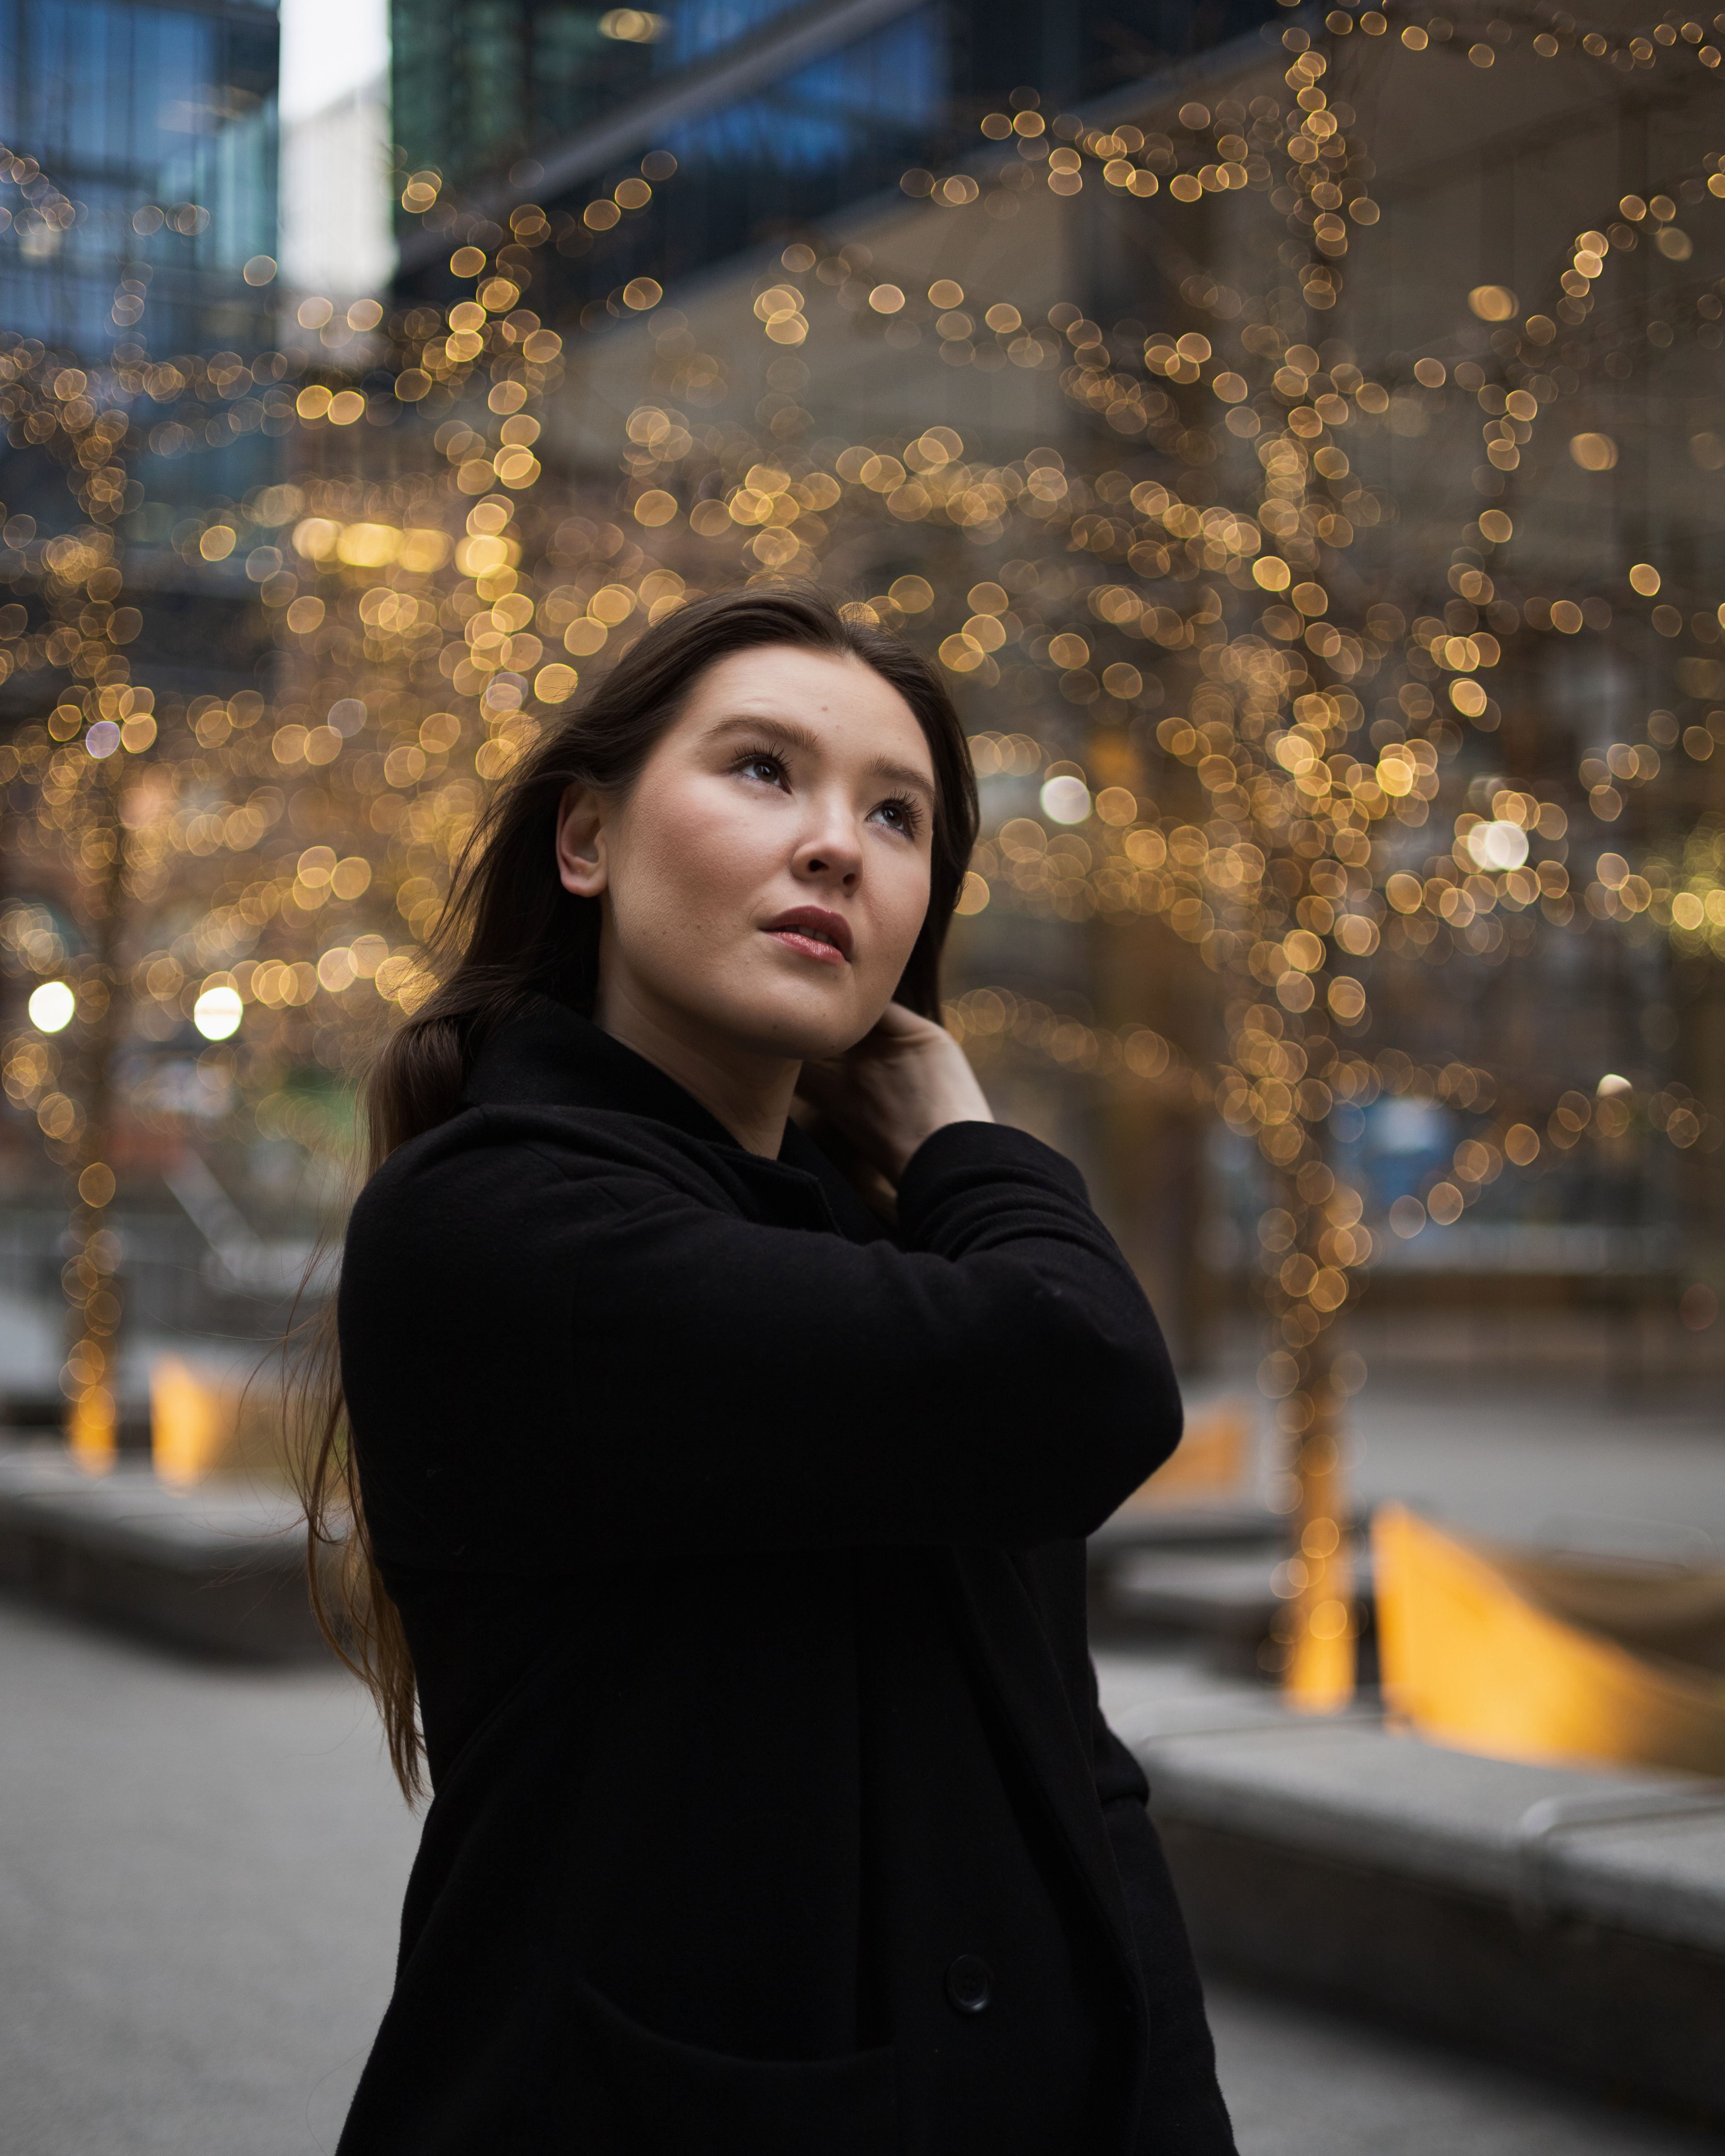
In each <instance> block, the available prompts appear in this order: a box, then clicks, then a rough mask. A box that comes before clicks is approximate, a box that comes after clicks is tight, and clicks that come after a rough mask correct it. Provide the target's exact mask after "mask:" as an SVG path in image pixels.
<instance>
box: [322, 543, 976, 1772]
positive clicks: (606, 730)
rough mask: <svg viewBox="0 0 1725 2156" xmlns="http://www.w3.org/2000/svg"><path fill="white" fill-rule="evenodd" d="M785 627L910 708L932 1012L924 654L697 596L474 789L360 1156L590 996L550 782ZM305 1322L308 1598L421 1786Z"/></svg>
mask: <svg viewBox="0 0 1725 2156" xmlns="http://www.w3.org/2000/svg"><path fill="white" fill-rule="evenodd" d="M786 644H788V645H793V646H795V647H797V648H798V649H803V650H806V651H818V652H826V653H830V654H834V655H835V656H839V657H850V658H853V659H858V660H861V661H862V662H863V664H864V665H867V666H870V667H872V668H873V670H874V671H875V673H876V674H878V675H880V678H881V679H882V680H884V681H886V682H888V683H890V684H891V686H892V687H893V688H895V689H896V690H897V691H898V693H899V694H900V696H902V697H903V698H904V700H905V701H906V704H908V705H909V706H910V707H911V711H913V712H914V713H915V714H916V720H917V722H918V724H919V725H920V726H922V732H923V736H924V738H925V739H926V740H927V744H928V752H929V756H930V757H931V759H932V762H933V766H934V778H935V792H936V803H935V814H934V824H933V830H932V855H931V861H930V875H929V900H928V913H927V918H926V919H925V920H924V921H923V924H922V931H921V932H920V933H919V935H918V936H917V938H916V944H915V947H913V949H912V950H911V956H910V959H909V962H907V963H906V967H905V970H904V973H903V975H902V976H901V979H900V982H899V985H898V988H897V990H896V996H897V1000H898V1001H899V1002H900V1003H901V1004H905V1005H906V1007H907V1008H908V1009H911V1010H914V1011H916V1012H918V1013H919V1014H921V1015H922V1016H923V1017H925V1018H934V1017H937V1015H938V1014H939V1008H940V959H941V950H942V945H943V944H944V942H945V941H946V935H947V926H948V924H949V922H950V921H951V919H952V909H953V906H954V905H955V904H956V903H957V897H958V892H959V890H960V887H961V885H963V880H964V871H965V868H966V865H967V864H968V861H969V859H970V853H971V849H972V847H973V844H974V843H975V839H976V828H977V804H976V784H975V780H974V778H973V775H972V771H971V763H970V757H969V753H968V748H967V746H966V743H965V740H964V735H963V730H962V728H961V726H960V725H959V721H958V716H957V712H956V711H954V709H953V707H952V698H951V697H950V696H948V695H947V690H946V689H945V687H944V685H942V680H941V678H940V675H939V674H938V673H937V671H936V670H935V669H934V668H933V667H932V666H931V665H929V664H928V662H927V660H924V659H923V658H922V656H921V655H920V654H918V653H916V652H915V651H913V650H912V649H911V648H910V646H909V645H908V644H902V643H901V642H900V641H899V639H897V638H896V637H894V636H891V635H889V634H886V632H885V631H883V630H881V629H876V628H874V627H872V626H870V625H869V624H865V623H862V622H860V621H855V620H852V619H849V618H848V617H847V616H845V614H842V613H840V612H839V609H838V608H837V607H836V606H835V605H834V603H833V602H832V601H831V600H830V599H829V598H827V597H826V596H825V595H824V593H821V592H819V591H817V590H815V589H814V588H802V587H794V588H784V587H779V588H764V589H763V588H760V587H758V586H757V587H750V588H746V589H744V590H742V591H735V592H727V593H721V594H719V595H717V596H716V597H714V598H705V599H699V600H696V601H695V602H693V603H691V604H690V605H688V606H686V607H684V608H680V609H679V610H678V611H677V612H676V613H672V614H671V615H670V616H669V617H668V618H666V619H664V620H662V621H660V622H658V623H656V624H655V625H654V626H653V627H651V628H649V629H646V630H645V631H644V633H643V634H642V635H641V636H640V637H639V639H637V641H636V642H635V643H634V644H633V645H631V646H630V648H629V649H628V651H626V652H625V653H624V655H623V657H622V658H621V659H619V660H618V661H617V663H616V665H614V666H613V667H612V668H611V670H609V672H608V674H606V675H605V676H604V677H603V680H601V681H600V682H599V683H598V686H597V687H596V688H595V689H594V690H593V691H592V692H591V694H589V695H588V696H587V697H586V698H584V699H583V701H581V702H580V703H579V704H578V705H576V706H573V707H572V709H570V710H568V711H565V712H563V713H562V715H561V716H558V717H557V718H556V719H553V720H552V721H550V722H549V724H548V725H547V727H546V729H545V731H544V732H543V734H542V737H541V738H540V740H539V741H538V742H537V743H536V745H535V747H533V748H532V750H531V752H529V754H528V755H527V756H526V757H525V759H524V760H523V761H522V762H521V765H520V766H519V767H518V768H517V770H516V773H514V775H513V776H512V777H511V778H510V779H509V780H508V781H507V782H506V783H504V784H503V785H502V786H501V787H500V788H498V790H497V792H496V793H495V794H494V795H493V796H492V798H491V799H490V802H489V803H488V804H487V806H486V808H485V811H484V813H483V814H482V815H481V817H480V821H479V824H478V825H477V826H476V828H475V831H474V834H473V836H472V838H471V839H470V840H469V842H468V844H467V845H466V847H465V850H464V851H463V853H462V855H461V857H460V859H459V861H458V863H457V865H456V869H455V873H454V878H453V880H452V882H451V885H450V890H449V897H448V900H447V901H446V903H445V905H444V911H443V913H442V916H441V917H440V919H439V923H438V925H437V927H436V929H435V930H434V932H433V934H432V937H431V938H430V940H429V951H430V955H431V957H432V960H433V964H434V970H435V971H436V973H437V974H438V975H439V985H438V987H437V988H436V989H435V990H434V992H433V993H432V994H431V995H429V997H428V998H426V1000H425V1001H424V1003H423V1004H420V1005H419V1006H418V1009H416V1010H414V1011H413V1014H412V1015H411V1016H409V1017H408V1018H407V1019H404V1020H403V1022H402V1024H400V1025H399V1026H398V1027H397V1028H396V1029H395V1031H394V1032H393V1034H391V1035H390V1037H389V1039H388V1042H387V1043H386V1045H384V1047H383V1049H382V1051H381V1053H380V1054H379V1055H378V1056H377V1060H376V1062H375V1063H374V1064H373V1065H372V1069H371V1070H370V1072H369V1074H368V1075H367V1078H366V1081H365V1083H364V1086H363V1088H362V1106H363V1111H364V1129H365V1152H364V1159H363V1167H364V1173H365V1174H366V1175H367V1176H369V1175H371V1174H372V1173H375V1172H376V1170H377V1168H378V1167H379V1166H380V1165H381V1164H382V1162H383V1161H385V1160H386V1159H388V1157H389V1155H390V1154H391V1153H393V1152H394V1151H395V1149H396V1147H398V1146H402V1145H405V1144H406V1143H407V1142H408V1140H409V1139H411V1138H414V1137H418V1136H419V1135H420V1133H421V1132H424V1131H429V1130H431V1129H433V1128H434V1127H435V1126H436V1125H437V1124H439V1123H441V1122H444V1121H446V1120H447V1119H448V1118H449V1116H453V1115H454V1114H455V1113H456V1112H457V1111H459V1107H460V1106H461V1091H462V1086H463V1085H464V1083H465V1080H466V1077H467V1074H468V1071H469V1070H470V1067H471V1065H472V1062H473V1059H474V1056H475V1054H476V1053H477V1051H478V1050H479V1048H480V1045H482V1044H483V1042H484V1040H485V1038H486V1037H487V1035H488V1034H490V1033H491V1032H492V1031H493V1030H495V1028H496V1026H497V1025H498V1024H499V1023H500V1022H501V1020H503V1019H506V1017H508V1016H509V1014H511V1012H512V1011H513V1010H514V1009H516V1008H517V1007H518V1006H519V1005H520V1004H521V1003H522V1002H523V1001H524V1000H525V999H526V998H528V997H530V996H532V995H535V994H549V995H552V996H555V997H557V998H559V999H560V1000H561V1001H562V1002H564V1003H566V1004H569V1005H570V1006H571V1007H572V1008H573V1009H576V1010H578V1011H582V1012H586V1013H590V1012H591V1010H592V1009H593V996H594V992H595V989H596V988H597V986H598V952H599V928H600V922H601V918H602V915H601V902H600V901H598V900H597V899H591V898H578V897H576V896H574V895H573V894H572V893H571V892H569V891H565V890H564V889H563V887H562V883H561V882H560V881H559V880H558V877H557V871H556V867H555V863H554V852H553V847H554V834H555V830H556V824H557V811H558V808H559V805H560V803H562V798H563V796H564V794H565V793H567V790H568V788H570V787H572V786H585V787H588V788H592V789H593V791H595V792H596V793H602V794H605V795H607V796H609V797H612V798H620V797H621V796H623V795H624V794H626V793H628V792H629V788H631V787H632V786H633V785H634V783H635V781H636V779H637V778H639V776H640V773H641V770H642V767H644V764H645V763H646V762H647V759H648V757H649V756H650V755H651V754H652V752H653V750H654V748H655V746H656V744H657V743H658V742H659V740H660V737H661V736H662V735H663V734H664V733H665V731H666V729H667V728H668V727H669V726H670V725H671V724H672V723H673V721H675V719H676V718H677V716H678V715H679V714H680V711H682V709H683V707H684V705H685V702H686V701H687V698H688V696H689V693H690V691H691V689H692V688H693V686H694V685H695V682H696V679H697V678H698V677H699V676H700V675H701V674H703V673H704V672H705V671H706V669H707V668H708V667H710V666H711V665H714V664H715V663H716V661H718V660H721V659H725V658H728V657H729V656H730V655H731V654H732V653H733V652H738V651H747V650H751V649H757V648H759V647H762V646H767V645H786ZM308 1332H309V1335H310V1337H309V1341H308V1343H307V1347H308V1352H305V1353H303V1354H299V1355H296V1356H294V1357H293V1358H292V1360H291V1363H290V1368H291V1371H292V1373H293V1374H292V1376H291V1378H290V1387H289V1393H290V1428H291V1430H292V1432H293V1449H294V1456H295V1475H296V1481H297V1483H298V1486H299V1491H300V1497H301V1499H302V1501H303V1502H304V1505H305V1517H306V1522H307V1526H308V1529H309V1535H308V1545H307V1557H308V1569H309V1573H310V1578H311V1599H312V1607H313V1609H314V1610H315V1611H316V1616H317V1620H318V1623H319V1624H320V1625H321V1627H322V1629H323V1632H324V1635H325V1637H326V1639H327V1640H329V1642H330V1644H331V1646H332V1647H333V1648H334V1649H335V1650H336V1653H337V1654H338V1655H340V1656H341V1660H342V1661H344V1662H346V1663H347V1666H348V1667H349V1668H350V1669H352V1671H354V1672H355V1673H356V1675H357V1676H359V1677H361V1678H362V1680H363V1681H364V1682H365V1684H366V1685H367V1687H368V1688H369V1690H370V1691H371V1693H372V1697H373V1699H374V1700H375V1701H376V1702H377V1710H378V1712H379V1714H380V1715H381V1716H382V1722H383V1729H384V1735H385V1738H386V1741H387V1743H388V1752H389V1758H390V1763H391V1765H392V1766H393V1768H394V1769H395V1774H396V1778H397V1779H398V1781H399V1782H400V1784H401V1785H402V1789H403V1792H404V1793H405V1794H407V1795H408V1798H409V1799H412V1798H413V1797H415V1796H418V1795H419V1794H423V1791H424V1774H423V1766H422V1763H423V1758H424V1752H423V1746H422V1743H421V1738H420V1733H419V1727H418V1718H417V1715H416V1712H415V1682H414V1673H413V1657H412V1655H411V1654H410V1653H409V1651H408V1641H407V1635H406V1633H405V1631H404V1630H403V1626H402V1622H401V1617H400V1614H399V1613H398V1610H397V1609H396V1607H395V1604H393V1602H392V1601H391V1599H390V1598H389V1595H388V1591H387V1590H386V1589H385V1587H384V1584H383V1582H382V1578H381V1576H380V1574H379V1572H378V1568H377V1561H376V1558H375V1557H374V1555H373V1553H372V1545H371V1539H370V1537H369V1534H368V1533H367V1527H366V1517H365V1507H364V1503H363V1499H362V1491H361V1487H360V1477H359V1473H358V1468H357V1461H356V1460H355V1457H354V1452H353V1447H352V1442H351V1438H350V1433H349V1430H348V1427H347V1404H346V1400H345V1398H344V1395H343V1393H342V1388H341V1360H340V1355H339V1352H338V1347H337V1343H336V1330H335V1305H334V1301H333V1298H331V1300H329V1301H327V1302H326V1304H325V1305H324V1306H323V1308H322V1309H321V1312H320V1313H319V1314H318V1316H317V1317H316V1318H315V1319H314V1320H313V1321H312V1322H311V1326H310V1327H309V1328H308Z"/></svg>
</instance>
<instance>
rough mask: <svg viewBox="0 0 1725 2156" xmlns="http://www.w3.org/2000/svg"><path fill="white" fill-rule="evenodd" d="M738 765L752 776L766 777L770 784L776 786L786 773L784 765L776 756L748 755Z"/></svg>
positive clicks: (738, 767)
mask: <svg viewBox="0 0 1725 2156" xmlns="http://www.w3.org/2000/svg"><path fill="white" fill-rule="evenodd" d="M737 769H738V770H739V771H741V772H744V773H747V776H748V777H749V778H761V779H764V780H765V781H766V782H767V783H768V785H769V786H776V785H777V784H778V782H779V780H780V779H781V778H783V775H784V767H783V764H781V763H780V762H779V760H778V757H776V756H746V757H744V758H743V760H742V762H741V763H740V764H738V766H737Z"/></svg>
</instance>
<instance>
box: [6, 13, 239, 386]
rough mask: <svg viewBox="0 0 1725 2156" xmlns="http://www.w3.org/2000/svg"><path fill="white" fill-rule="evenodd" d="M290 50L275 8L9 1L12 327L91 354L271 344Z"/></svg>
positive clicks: (8, 195)
mask: <svg viewBox="0 0 1725 2156" xmlns="http://www.w3.org/2000/svg"><path fill="white" fill-rule="evenodd" d="M276 52H277V29H276V15H275V8H274V7H273V6H270V5H268V4H262V0H259V4H251V0H230V3H229V4H225V5H215V6H200V7H198V8H165V7H145V6H129V5H126V4H124V0H0V141H3V143H4V145H5V146H6V148H7V150H8V151H9V152H10V153H11V167H10V174H9V177H10V179H11V182H12V184H11V185H10V186H8V187H0V207H4V208H6V209H7V210H8V212H9V213H10V214H9V217H8V229H7V231H6V232H5V234H4V235H3V236H0V322H3V325H4V326H5V327H6V328H8V329H9V330H11V331H13V332H14V333H15V334H17V335H20V336H30V337H37V338H40V339H41V340H42V341H44V342H45V343H48V344H52V345H56V346H63V347H66V348H69V349H70V350H73V351H75V352H78V353H80V355H83V356H85V357H90V358H100V357H105V355H106V354H107V352H109V351H110V349H111V347H112V346H113V344H114V343H115V342H116V340H118V341H126V340H127V339H128V337H129V336H130V337H131V338H134V339H135V338H136V336H140V335H146V336H147V342H148V346H149V348H150V350H151V352H153V353H167V352H173V351H193V350H199V349H202V350H206V351H207V350H208V349H209V348H210V347H211V346H213V345H219V344H223V343H235V344H240V345H244V344H245V343H247V342H253V343H255V342H256V341H258V340H259V335H260V334H261V335H262V336H264V338H265V339H267V323H266V322H265V321H263V320H262V319H261V318H260V311H261V308H262V305H263V303H262V302H261V301H260V300H259V297H258V295H256V294H255V293H254V291H253V290H252V289H251V288H250V287H249V285H247V284H246V283H245V281H244V277H243V275H242V274H241V273H242V269H243V267H244V264H245V263H246V262H247V261H248V260H249V259H251V258H252V257H254V256H255V255H259V254H272V255H273V254H274V253H275V228H276V202H275V168H276V119H275V87H276ZM134 302H136V303H137V304H136V305H134V304H133V303H134ZM144 324H147V331H146V330H145V329H144V328H143V327H142V325H144Z"/></svg>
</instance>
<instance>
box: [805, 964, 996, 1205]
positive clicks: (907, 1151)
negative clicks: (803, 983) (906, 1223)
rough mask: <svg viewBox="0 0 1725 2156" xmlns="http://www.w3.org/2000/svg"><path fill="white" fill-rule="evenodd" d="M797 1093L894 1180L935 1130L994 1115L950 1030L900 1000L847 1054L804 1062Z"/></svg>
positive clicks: (992, 1118)
mask: <svg viewBox="0 0 1725 2156" xmlns="http://www.w3.org/2000/svg"><path fill="white" fill-rule="evenodd" d="M797 1091H798V1093H799V1094H800V1095H801V1096H802V1097H803V1099H804V1100H806V1101H809V1103H810V1105H811V1106H814V1107H815V1108H817V1109H819V1111H820V1112H821V1114H822V1115H824V1116H826V1117H827V1119H828V1120H829V1122H831V1123H833V1124H834V1126H835V1127H837V1129H838V1130H839V1132H842V1134H843V1135H844V1136H845V1137H846V1138H848V1139H849V1140H850V1142H851V1144H852V1145H854V1146H855V1147H856V1149H857V1151H858V1152H860V1153H861V1154H862V1156H863V1158H865V1160H867V1161H869V1162H870V1163H871V1164H872V1165H873V1166H875V1168H879V1169H880V1173H882V1174H883V1175H884V1176H885V1177H886V1179H887V1181H888V1182H889V1183H893V1184H895V1185H896V1183H897V1182H898V1180H899V1178H900V1177H901V1175H902V1174H903V1173H904V1171H905V1168H906V1165H907V1164H908V1163H909V1161H910V1158H911V1154H912V1153H914V1152H916V1148H917V1147H919V1146H920V1145H921V1144H922V1142H923V1140H924V1139H925V1138H927V1137H932V1136H933V1135H934V1133H935V1132H937V1130H941V1129H943V1128H944V1127H945V1126H946V1125H947V1124H948V1123H992V1122H993V1120H994V1117H993V1111H992V1110H991V1109H990V1108H989V1106H988V1101H987V1100H986V1099H985V1098H984V1097H983V1089H982V1087H981V1086H979V1085H978V1083H977V1079H976V1073H975V1072H974V1071H973V1070H972V1069H971V1067H970V1065H969V1064H968V1062H967V1061H966V1060H965V1055H964V1051H963V1049H962V1048H960V1046H959V1045H958V1044H957V1041H956V1040H954V1039H953V1038H952V1034H950V1033H948V1032H947V1029H946V1028H945V1027H944V1026H943V1025H937V1024H935V1023H934V1021H933V1020H932V1019H926V1018H918V1017H917V1016H916V1013H915V1012H914V1011H908V1010H906V1009H905V1008H904V1006H903V1005H902V1004H888V1005H887V1006H886V1010H885V1012H884V1013H883V1014H882V1015H881V1019H880V1024H878V1025H876V1026H875V1029H874V1031H873V1032H872V1033H870V1034H865V1035H864V1037H863V1038H862V1039H860V1041H858V1043H857V1044H856V1045H855V1048H853V1049H850V1050H848V1051H847V1052H846V1053H845V1055H840V1056H837V1057H834V1060H832V1061H831V1062H828V1063H805V1064H804V1065H803V1075H802V1077H801V1079H800V1080H799V1081H798V1086H797Z"/></svg>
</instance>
